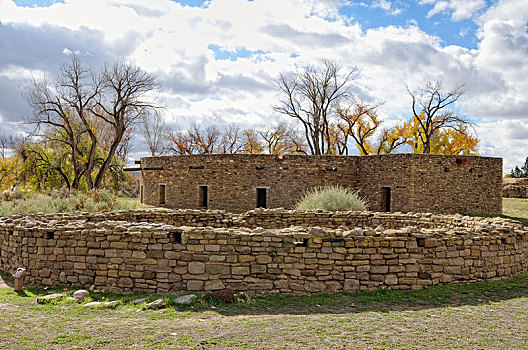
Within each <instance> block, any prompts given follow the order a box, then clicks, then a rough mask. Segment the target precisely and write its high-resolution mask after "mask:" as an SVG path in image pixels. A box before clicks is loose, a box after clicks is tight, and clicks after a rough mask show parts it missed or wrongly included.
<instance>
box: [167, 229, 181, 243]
mask: <svg viewBox="0 0 528 350" xmlns="http://www.w3.org/2000/svg"><path fill="white" fill-rule="evenodd" d="M169 239H170V240H171V242H172V243H178V244H181V243H182V231H172V232H169Z"/></svg>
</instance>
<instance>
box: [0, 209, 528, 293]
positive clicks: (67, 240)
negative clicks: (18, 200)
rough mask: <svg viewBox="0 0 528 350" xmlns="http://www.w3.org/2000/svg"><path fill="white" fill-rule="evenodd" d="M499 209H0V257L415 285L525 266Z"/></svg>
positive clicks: (241, 285) (19, 263) (264, 289)
mask: <svg viewBox="0 0 528 350" xmlns="http://www.w3.org/2000/svg"><path fill="white" fill-rule="evenodd" d="M527 237H528V236H527V230H526V228H524V227H523V226H522V225H521V224H520V223H518V222H516V221H512V220H509V219H502V218H478V217H468V216H461V215H436V214H415V213H406V214H402V213H374V212H324V211H307V212H298V211H291V210H284V209H271V210H270V209H256V210H253V211H249V212H245V213H243V214H232V213H228V212H225V211H211V210H209V211H199V210H174V211H122V212H115V213H94V214H88V213H74V214H50V215H26V216H23V215H15V216H11V217H2V218H0V269H2V270H4V271H9V272H13V271H14V270H16V269H17V268H18V267H25V268H27V277H26V280H29V282H32V283H37V284H43V285H50V286H51V285H58V284H60V285H74V286H86V287H90V286H94V287H95V288H97V289H103V290H108V291H112V292H135V291H141V292H149V293H178V292H186V291H193V292H207V291H215V290H223V289H228V290H233V291H236V292H240V291H244V292H247V293H296V294H309V293H334V292H338V291H358V290H373V289H378V288H392V289H419V288H423V287H425V286H430V285H436V284H441V283H468V282H475V281H484V280H489V279H502V278H507V277H511V276H514V275H515V274H517V273H519V272H521V271H526V270H527V268H528V263H527V260H526V254H527V249H528V239H527Z"/></svg>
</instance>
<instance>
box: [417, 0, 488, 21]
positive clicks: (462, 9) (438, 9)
mask: <svg viewBox="0 0 528 350" xmlns="http://www.w3.org/2000/svg"><path fill="white" fill-rule="evenodd" d="M419 4H421V5H433V8H432V9H431V10H430V11H429V12H428V13H427V18H431V17H433V16H434V15H436V14H439V13H452V14H451V19H452V20H453V21H461V20H463V19H466V18H471V17H473V15H474V14H475V13H476V12H477V11H479V10H481V9H483V8H484V7H486V1H485V0H420V1H419Z"/></svg>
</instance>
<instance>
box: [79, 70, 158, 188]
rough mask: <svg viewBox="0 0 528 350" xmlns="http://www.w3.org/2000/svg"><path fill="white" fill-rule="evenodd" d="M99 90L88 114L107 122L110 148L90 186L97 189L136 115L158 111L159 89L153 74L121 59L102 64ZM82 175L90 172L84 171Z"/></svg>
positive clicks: (136, 118) (138, 118)
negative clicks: (111, 63)
mask: <svg viewBox="0 0 528 350" xmlns="http://www.w3.org/2000/svg"><path fill="white" fill-rule="evenodd" d="M100 83H101V93H99V94H98V95H97V103H96V105H95V106H94V108H93V109H92V113H93V114H94V115H95V116H97V117H98V118H100V119H102V120H104V121H105V122H106V123H108V124H109V125H111V127H112V130H113V135H112V136H113V139H112V142H111V145H110V149H109V150H108V153H107V155H106V157H105V159H104V161H103V164H102V165H101V167H100V168H99V171H98V172H97V175H96V176H95V180H94V183H93V185H94V187H95V188H99V187H100V186H101V184H102V182H103V179H104V176H105V174H106V172H107V170H108V167H109V166H110V163H111V162H112V159H113V157H114V156H115V154H116V151H117V149H118V147H119V145H120V144H121V142H122V141H123V137H124V136H125V135H126V133H127V130H129V129H130V128H131V127H132V126H133V125H134V124H135V123H136V122H138V121H140V118H142V117H144V116H145V115H147V114H149V113H154V114H155V113H158V112H159V111H160V110H161V108H162V106H161V105H160V104H159V102H158V101H157V98H156V96H152V95H153V93H154V92H155V91H157V90H158V89H159V88H160V84H159V83H158V81H157V77H156V76H155V75H153V74H150V73H147V72H145V71H143V70H142V69H141V68H139V67H136V66H134V65H132V64H129V63H125V62H117V63H114V64H113V65H112V66H111V67H105V69H104V70H103V72H102V73H101V78H100ZM85 176H86V178H88V177H91V174H88V172H87V173H86V175H85Z"/></svg>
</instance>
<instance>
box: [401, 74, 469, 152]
mask: <svg viewBox="0 0 528 350" xmlns="http://www.w3.org/2000/svg"><path fill="white" fill-rule="evenodd" d="M462 87H463V86H462V85H459V86H457V87H455V88H454V89H452V90H449V91H445V90H444V89H443V86H442V83H441V82H439V81H437V82H434V83H432V82H429V83H427V84H426V85H425V86H424V87H422V88H420V89H418V90H416V91H411V90H410V89H409V87H408V86H406V89H407V92H408V93H409V95H410V96H411V98H412V112H413V118H414V121H416V122H417V123H418V132H417V134H418V135H417V136H418V137H417V139H418V141H419V142H420V148H421V149H422V152H423V153H431V140H432V139H433V137H434V136H435V134H436V133H437V132H438V131H439V130H440V129H442V128H451V129H454V130H456V131H458V132H460V133H463V128H461V126H467V125H471V123H470V122H469V121H468V120H467V119H465V118H463V117H461V116H459V115H458V114H456V113H455V112H454V111H453V110H450V109H449V107H451V106H452V105H454V104H455V103H456V102H457V101H458V99H459V98H460V97H461V96H462V94H463V92H462Z"/></svg>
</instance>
